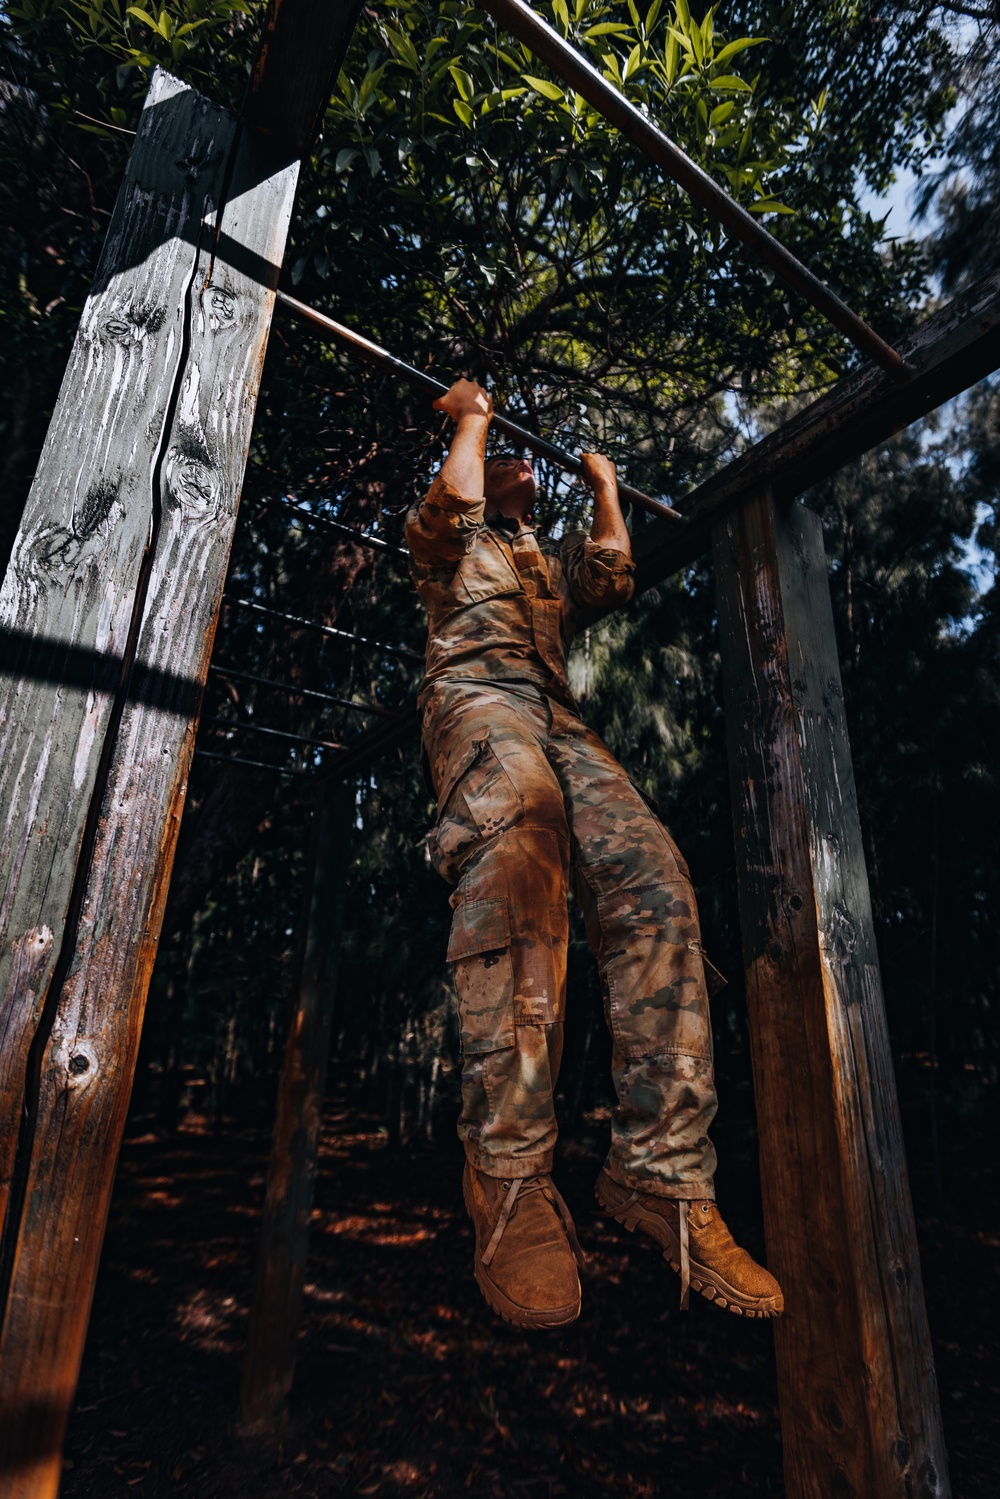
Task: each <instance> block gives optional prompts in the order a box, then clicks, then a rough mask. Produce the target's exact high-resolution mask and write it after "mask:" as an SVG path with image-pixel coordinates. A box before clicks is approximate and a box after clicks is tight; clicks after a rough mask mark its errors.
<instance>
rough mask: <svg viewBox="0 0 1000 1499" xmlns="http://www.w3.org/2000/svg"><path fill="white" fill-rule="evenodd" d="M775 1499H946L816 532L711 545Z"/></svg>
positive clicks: (770, 511)
mask: <svg viewBox="0 0 1000 1499" xmlns="http://www.w3.org/2000/svg"><path fill="white" fill-rule="evenodd" d="M714 556H715V571H716V579H717V587H718V601H719V624H720V631H721V638H722V660H723V671H724V678H725V697H726V721H727V732H728V739H729V754H730V769H731V776H732V789H733V817H734V823H735V834H736V846H737V848H738V850H739V858H738V861H737V862H738V866H739V897H740V915H741V923H742V930H743V950H744V962H745V967H746V978H747V1001H748V1005H749V1011H750V1023H751V1035H752V1049H753V1066H754V1083H755V1092H756V1099H757V1115H758V1123H759V1128H760V1140H761V1165H762V1181H763V1196H764V1213H765V1222H766V1228H767V1239H768V1254H769V1261H770V1263H771V1265H772V1268H773V1269H774V1271H775V1273H776V1274H777V1275H778V1277H779V1278H780V1280H781V1281H782V1284H783V1288H784V1292H785V1303H786V1311H785V1315H784V1317H783V1318H782V1319H781V1320H780V1321H779V1322H778V1323H776V1325H775V1342H776V1348H777V1358H778V1380H779V1394H780V1403H781V1424H782V1439H783V1444H784V1461H785V1479H786V1486H787V1492H788V1495H789V1499H821V1496H822V1499H830V1496H837V1499H840V1496H843V1499H848V1496H854V1499H904V1496H905V1499H931V1496H933V1499H944V1496H947V1495H948V1494H949V1493H950V1488H949V1481H948V1470H947V1462H946V1455H945V1450H944V1442H943V1437H942V1431H941V1417H940V1409H939V1403H938V1394H937V1386H936V1381H935V1375H934V1364H933V1358H932V1354H931V1347H930V1336H929V1333H928V1327H927V1318H926V1312H925V1309H924V1300H923V1288H922V1283H921V1275H920V1262H919V1258H918V1253H917V1243H916V1230H915V1226H914V1221H913V1210H912V1206H911V1203H910V1194H909V1187H908V1184H907V1175H906V1163H905V1157H904V1153H903V1140H902V1135H901V1131H900V1125H899V1115H898V1110H897V1105H896V1089H895V1082H894V1078H893V1069H892V1058H891V1054H890V1050H889V1042H888V1036H887V1032H886V1022H885V1011H884V1008H883V1002H882V990H881V981H880V977H879V966H878V955H877V953H876V950H875V939H874V931H873V926H872V914H871V906H870V901H869V893H868V879H867V873H866V870H865V862H864V853H863V848H862V842H861V829H860V823H859V820H858V809H857V798H856V792H855V786H854V773H853V768H852V764H851V756H850V748H849V745H848V738H847V728H846V723H845V718H844V707H843V695H842V689H841V682H840V669H839V662H838V656H837V648H836V641H835V638H834V629H833V614H832V609H831V605H830V596H829V587H828V580H827V570H826V559H825V554H824V549H823V537H822V527H821V524H820V520H819V517H818V516H816V515H814V514H813V513H812V512H811V511H809V510H806V509H805V508H804V507H803V506H802V505H801V504H798V503H792V504H791V505H787V506H779V505H777V504H776V503H775V502H774V501H773V499H772V497H771V495H770V494H769V493H768V492H767V491H761V492H759V493H758V494H757V495H755V496H754V497H753V498H751V499H750V500H749V501H748V502H747V503H746V504H745V505H744V506H742V507H741V508H740V509H739V510H738V511H733V512H731V513H730V514H729V515H728V516H727V517H726V518H725V519H724V520H722V521H720V522H719V523H718V525H717V527H716V530H715V533H714Z"/></svg>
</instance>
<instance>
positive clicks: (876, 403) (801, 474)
mask: <svg viewBox="0 0 1000 1499" xmlns="http://www.w3.org/2000/svg"><path fill="white" fill-rule="evenodd" d="M904 349H905V352H906V357H907V361H908V362H909V364H910V365H911V366H912V368H913V370H914V377H913V379H912V380H911V381H910V383H909V384H908V385H907V386H906V387H905V388H904V389H902V390H900V389H898V388H897V387H896V386H895V385H893V383H892V382H891V381H890V380H889V379H888V378H887V377H886V376H885V375H883V374H882V373H881V372H880V371H878V370H875V369H872V368H871V366H868V367H867V368H865V369H863V370H859V371H858V372H857V374H855V375H851V376H850V377H848V378H847V379H844V380H840V381H838V382H837V384H836V385H835V386H834V387H833V389H832V390H830V391H829V392H827V394H825V395H822V396H820V397H819V398H818V400H815V401H813V403H812V405H811V406H807V407H806V408H805V410H804V411H800V412H799V413H798V414H797V415H796V416H795V417H793V418H792V420H791V421H789V422H785V424H784V425H783V426H781V427H778V428H777V429H776V430H775V431H774V432H771V433H769V434H768V436H767V437H765V438H763V439H762V440H761V441H760V442H758V443H755V444H754V446H753V447H752V448H750V449H749V450H748V451H747V452H746V453H743V454H742V455H741V456H740V457H739V458H737V459H736V460H735V462H733V463H730V464H727V465H726V467H725V468H724V469H721V470H720V472H719V473H717V474H713V475H712V476H711V478H708V479H706V480H705V481H704V483H702V484H699V485H698V487H697V488H696V489H693V490H692V491H691V492H690V493H689V494H688V495H687V496H686V497H685V499H684V500H683V501H682V505H683V513H684V515H685V517H686V518H687V520H688V523H689V524H688V530H687V531H686V532H685V533H684V534H682V535H681V536H680V538H679V539H678V537H677V536H676V534H675V533H674V531H673V530H672V529H671V530H669V531H668V530H667V528H666V527H661V526H660V525H659V524H658V523H657V522H655V521H654V522H653V523H652V524H651V525H649V526H647V527H645V529H644V531H643V532H642V533H641V534H640V536H639V538H638V542H637V547H636V551H637V568H636V587H637V588H639V589H641V588H649V587H651V586H652V585H653V584H655V583H658V582H660V581H661V579H663V578H665V577H667V576H669V574H670V573H672V572H676V571H677V569H678V568H680V567H685V566H686V565H687V564H688V563H689V562H690V561H691V560H692V558H693V557H696V556H698V555H699V554H700V553H701V552H702V551H704V550H705V548H706V547H707V545H708V540H709V534H710V532H711V528H712V525H713V523H714V522H715V521H716V520H718V518H719V517H720V515H722V514H723V513H724V512H725V511H726V510H727V509H729V507H730V506H732V505H737V504H739V503H740V502H741V501H742V500H745V499H747V498H748V496H750V495H751V494H753V493H754V492H755V491H756V490H758V489H760V488H761V486H762V485H765V484H766V485H769V486H770V487H771V489H772V490H773V492H774V493H775V495H776V496H777V497H778V498H779V499H790V498H792V497H793V496H795V495H799V494H802V493H803V492H804V491H805V490H806V489H808V488H809V487H810V485H812V484H815V483H817V482H818V481H819V480H820V479H824V478H827V477H829V475H831V474H834V473H836V472H837V470H838V469H841V468H843V467H845V465H846V464H848V463H851V462H853V460H854V459H855V458H858V457H860V455H861V454H862V453H866V452H868V451H869V449H871V448H873V447H876V446H877V445H878V444H879V443H880V442H885V441H886V439H887V438H890V437H892V436H893V435H894V434H895V433H897V432H901V431H902V430H903V428H904V427H908V426H909V425H910V423H911V422H915V421H918V420H919V419H920V418H921V417H923V416H926V415H927V413H928V412H929V411H932V410H933V409H934V408H935V407H936V406H940V405H942V404H943V403H944V402H945V401H950V400H951V399H952V398H953V397H954V396H957V395H960V394H961V392H962V391H963V390H967V389H968V387H969V386H970V385H974V384H975V383H976V381H977V380H981V379H983V378H984V376H986V375H988V374H990V373H991V372H992V371H994V370H996V369H1000V271H994V272H993V274H992V275H990V276H986V277H985V278H984V279H983V280H982V281H980V282H978V283H977V285H976V286H974V287H972V288H970V290H969V291H968V292H965V293H963V295H962V296H960V297H956V298H955V299H954V301H952V302H949V303H948V305H947V306H946V307H942V308H940V309H939V311H937V312H935V313H933V314H932V315H931V316H930V317H929V318H927V319H926V321H925V322H923V323H922V324H921V325H920V327H919V328H917V329H916V331H915V332H914V333H912V334H911V335H910V337H909V338H908V339H907V341H906V343H905V344H904Z"/></svg>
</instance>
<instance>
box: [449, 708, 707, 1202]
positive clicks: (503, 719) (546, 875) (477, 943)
mask: <svg viewBox="0 0 1000 1499" xmlns="http://www.w3.org/2000/svg"><path fill="white" fill-rule="evenodd" d="M423 724H424V746H425V750H426V752H427V755H428V758H429V762H430V768H431V775H432V779H433V782H434V786H435V790H436V792H437V795H438V820H437V822H436V824H435V826H434V828H433V829H432V831H431V834H430V835H429V839H428V845H429V849H430V853H431V858H432V861H433V863H434V865H435V867H436V869H437V870H438V872H439V873H440V874H442V875H443V876H444V877H445V879H447V880H448V881H449V882H450V883H451V884H453V885H455V887H456V888H455V891H454V893H453V894H452V896H451V905H452V908H453V910H454V917H453V921H452V928H451V937H450V941H449V945H448V959H449V961H450V962H451V963H453V964H454V973H455V983H456V987H457V990H458V997H459V1011H460V1018H461V1027H462V1050H463V1058H464V1060H463V1070H462V1114H461V1120H460V1123H459V1136H460V1138H461V1139H462V1141H463V1144H464V1146H465V1150H466V1154H467V1155H468V1158H469V1160H470V1161H471V1163H472V1164H473V1165H474V1166H475V1167H476V1168H477V1169H478V1170H480V1171H483V1172H485V1173H486V1174H487V1175H490V1176H503V1177H525V1176H534V1175H535V1174H537V1173H540V1172H546V1171H549V1170H551V1167H552V1156H553V1149H554V1146H555V1141H556V1121H555V1112H554V1107H553V1103H554V1094H555V1087H556V1079H557V1076H558V1072H559V1063H560V1058H561V1054H562V1044H563V1021H564V1016H565V1006H566V943H567V935H568V919H569V918H568V911H567V893H568V890H569V888H570V883H571V881H572V886H573V889H574V892H575V894H576V897H577V899H578V900H579V902H580V905H581V906H582V909H583V913H584V917H585V920H586V927H587V935H588V939H589V941H590V945H591V947H592V948H593V951H594V953H595V955H596V958H597V964H598V969H599V971H600V977H601V982H602V988H603V992H604V1001H605V1014H606V1017H607V1022H608V1026H609V1028H610V1030H611V1034H612V1039H613V1079H614V1086H615V1092H616V1096H617V1104H616V1107H615V1109H614V1111H613V1116H612V1136H611V1139H612V1143H611V1153H610V1155H609V1158H608V1161H607V1169H608V1170H609V1172H610V1173H611V1175H612V1176H613V1177H614V1178H615V1179H616V1180H617V1181H619V1182H620V1183H622V1184H623V1185H625V1186H628V1187H632V1188H635V1187H638V1188H641V1189H642V1190H643V1191H647V1192H654V1193H659V1194H661V1195H663V1196H667V1197H684V1198H711V1197H713V1196H714V1189H713V1184H712V1182H713V1175H714V1171H715V1150H714V1147H713V1146H712V1143H711V1141H710V1140H709V1138H708V1133H707V1132H708V1127H709V1124H710V1123H711V1121H712V1119H713V1117H714V1115H715V1111H716V1093H715V1081H714V1073H713V1066H712V1031H711V1024H710V1021H709V1012H708V994H707V991H706V980H705V967H704V962H703V955H702V951H701V942H700V938H699V927H698V912H697V907H696V904H695V898H694V891H693V890H692V887H691V881H690V877H689V873H688V868H687V865H686V864H685V862H684V860H683V858H682V857H681V855H680V852H679V850H678V849H677V847H676V845H675V844H674V842H673V840H672V839H671V837H670V835H669V834H668V833H667V831H666V829H665V828H664V827H663V826H662V824H661V823H660V822H659V820H658V819H657V818H656V817H655V816H654V815H653V813H652V812H651V811H650V810H649V808H648V807H647V805H646V803H645V802H644V801H643V799H642V797H641V796H640V794H639V792H638V791H637V790H636V788H635V787H634V786H633V784H632V783H631V781H630V780H629V778H628V776H627V775H626V773H625V771H624V770H623V769H622V767H621V766H620V765H619V764H618V762H617V761H616V760H615V759H614V757H613V756H612V754H611V753H610V751H609V750H608V749H607V748H606V746H605V745H604V744H603V743H602V742H601V740H600V739H599V738H598V737H597V735H596V734H594V733H592V732H591V731H590V730H589V729H588V728H587V727H586V726H585V725H584V724H583V723H582V722H581V721H580V719H579V718H578V717H577V716H576V715H575V714H573V713H570V712H569V711H567V709H565V708H563V707H561V706H560V705H559V704H557V703H555V702H553V701H551V700H550V699H548V698H546V697H545V695H544V694H543V693H541V692H539V691H537V690H535V689H534V688H532V687H531V686H529V685H524V686H522V685H521V684H516V685H514V686H512V685H509V684H506V683H503V684H501V683H496V684H494V683H486V682H477V683H472V682H467V683H461V682H446V683H441V682H438V683H436V684H435V685H434V686H433V687H432V688H431V689H430V692H429V694H428V696H427V698H426V701H425V703H424V718H423Z"/></svg>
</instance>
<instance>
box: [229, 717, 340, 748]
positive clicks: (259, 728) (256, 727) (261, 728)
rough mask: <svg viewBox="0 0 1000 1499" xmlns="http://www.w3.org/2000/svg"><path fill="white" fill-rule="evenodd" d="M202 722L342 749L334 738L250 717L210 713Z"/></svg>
mask: <svg viewBox="0 0 1000 1499" xmlns="http://www.w3.org/2000/svg"><path fill="white" fill-rule="evenodd" d="M202 723H207V724H212V725H214V726H215V727H216V728H220V729H237V730H239V731H240V732H241V733H245V734H270V735H271V736H272V737H273V738H275V739H288V740H290V741H291V742H292V744H316V745H319V746H320V747H321V748H322V749H332V750H342V749H343V748H344V746H343V745H342V744H335V743H334V741H333V740H332V739H317V738H315V737H314V736H313V735H312V734H292V733H291V732H290V731H289V730H288V729H272V728H271V727H270V726H269V725H268V724H263V723H251V722H250V720H249V719H239V718H220V717H218V715H210V716H209V717H207V718H203V719H202Z"/></svg>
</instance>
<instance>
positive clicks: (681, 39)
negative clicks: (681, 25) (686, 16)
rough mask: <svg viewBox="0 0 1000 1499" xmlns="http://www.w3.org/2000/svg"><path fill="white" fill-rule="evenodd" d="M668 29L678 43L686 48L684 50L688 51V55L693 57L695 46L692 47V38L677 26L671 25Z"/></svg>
mask: <svg viewBox="0 0 1000 1499" xmlns="http://www.w3.org/2000/svg"><path fill="white" fill-rule="evenodd" d="M668 29H669V32H670V35H671V37H672V38H673V39H674V41H675V42H676V43H677V45H678V46H680V47H683V48H684V51H685V52H686V53H687V55H688V57H690V58H693V57H694V48H693V47H692V45H691V42H690V40H689V39H688V38H687V37H686V36H685V35H684V33H683V31H678V30H677V27H676V26H671V27H669V28H668Z"/></svg>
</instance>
